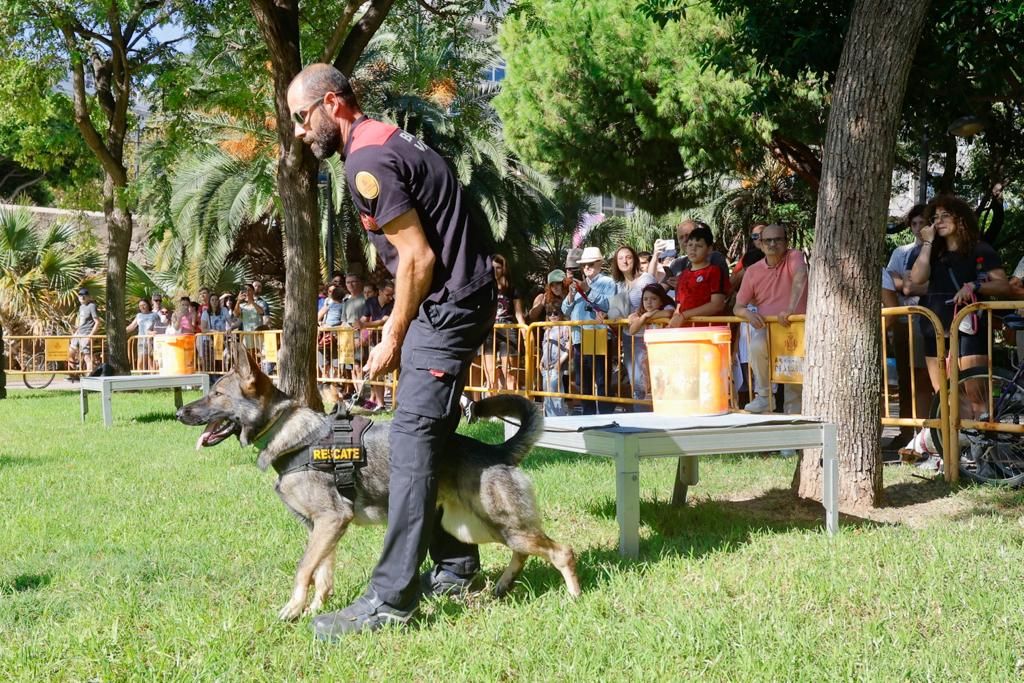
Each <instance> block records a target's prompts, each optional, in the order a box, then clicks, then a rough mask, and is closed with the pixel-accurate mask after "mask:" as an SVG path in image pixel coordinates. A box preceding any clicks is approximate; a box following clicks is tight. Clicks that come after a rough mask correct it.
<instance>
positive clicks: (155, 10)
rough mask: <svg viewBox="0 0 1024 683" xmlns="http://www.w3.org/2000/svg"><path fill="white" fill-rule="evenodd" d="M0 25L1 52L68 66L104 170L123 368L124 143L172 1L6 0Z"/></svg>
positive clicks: (109, 312)
mask: <svg viewBox="0 0 1024 683" xmlns="http://www.w3.org/2000/svg"><path fill="white" fill-rule="evenodd" d="M6 4H7V8H8V12H7V14H5V16H4V19H3V21H2V22H0V37H2V38H3V39H4V42H5V46H6V47H5V49H12V48H13V50H14V51H16V52H17V53H19V54H29V55H32V57H33V58H34V59H35V60H37V61H38V62H39V63H40V64H42V65H45V64H47V63H49V62H50V60H53V59H63V60H65V61H66V63H68V65H69V68H70V72H71V73H70V77H71V83H70V87H71V97H72V101H73V103H74V112H73V117H74V122H75V125H76V126H77V128H78V132H79V134H80V135H81V136H82V139H83V140H84V141H85V144H86V145H87V146H88V148H89V150H90V151H91V152H92V153H93V155H95V157H96V159H97V160H98V161H99V164H100V166H101V167H102V169H103V213H104V216H105V217H106V223H107V262H106V295H107V302H106V303H107V305H106V312H105V317H106V324H105V325H104V329H105V331H106V335H107V351H108V359H107V360H108V362H110V363H111V365H113V366H114V367H115V368H116V369H117V370H118V371H120V372H127V371H128V369H129V367H130V365H129V361H128V347H127V333H126V332H125V279H126V274H127V266H128V250H129V247H130V246H131V239H132V229H133V220H132V203H131V202H132V200H131V196H130V193H129V192H128V191H127V190H128V182H129V174H128V169H127V167H126V164H125V144H126V141H127V139H128V134H129V132H130V131H131V130H132V126H133V116H134V115H133V106H134V105H136V104H137V103H138V97H139V92H140V88H141V86H142V85H143V83H144V81H145V79H147V78H148V77H151V76H152V75H153V74H154V71H155V68H156V67H157V66H158V65H160V64H161V63H162V61H163V60H164V59H166V58H167V57H168V56H169V55H171V54H172V53H173V50H174V44H175V43H176V42H177V41H178V40H180V39H172V40H168V41H162V40H160V39H159V38H158V37H157V35H158V32H159V31H160V30H161V29H164V28H166V27H167V26H169V25H171V24H172V22H173V20H174V11H175V10H174V4H173V3H172V2H171V1H170V0H119V1H117V2H108V1H102V0H88V1H79V2H67V1H65V0H43V1H40V0H8V1H7V3H6Z"/></svg>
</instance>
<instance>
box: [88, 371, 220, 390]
mask: <svg viewBox="0 0 1024 683" xmlns="http://www.w3.org/2000/svg"><path fill="white" fill-rule="evenodd" d="M209 381H210V376H209V375H206V374H201V373H200V374H194V375H118V376H114V377H83V378H82V379H81V382H80V386H81V388H82V389H83V390H84V391H103V387H104V386H108V387H110V390H111V391H128V390H132V389H164V388H173V387H187V386H205V385H206V384H207V383H208V382H209Z"/></svg>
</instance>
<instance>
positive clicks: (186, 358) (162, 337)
mask: <svg viewBox="0 0 1024 683" xmlns="http://www.w3.org/2000/svg"><path fill="white" fill-rule="evenodd" d="M156 346H157V356H158V357H159V358H160V374H161V375H192V374H195V371H196V338H195V335H192V334H158V335H156Z"/></svg>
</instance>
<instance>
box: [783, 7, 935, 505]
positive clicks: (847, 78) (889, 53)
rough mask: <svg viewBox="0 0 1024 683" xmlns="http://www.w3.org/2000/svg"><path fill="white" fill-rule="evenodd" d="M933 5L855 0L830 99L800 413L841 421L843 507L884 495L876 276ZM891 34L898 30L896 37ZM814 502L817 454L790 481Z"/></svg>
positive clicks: (807, 454) (809, 456)
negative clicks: (914, 65)
mask: <svg viewBox="0 0 1024 683" xmlns="http://www.w3.org/2000/svg"><path fill="white" fill-rule="evenodd" d="M927 8H928V0H905V1H904V2H889V1H888V0H858V1H857V3H856V5H855V6H854V8H853V15H852V17H851V21H850V28H849V31H848V33H847V36H846V42H845V44H844V46H843V55H842V59H841V61H840V64H839V71H838V73H837V76H836V85H835V88H834V90H833V92H832V110H831V112H830V114H829V120H828V133H827V136H826V138H825V150H824V155H823V161H824V163H823V169H822V181H821V189H820V192H819V195H818V211H817V225H816V226H815V242H814V252H813V254H812V258H811V269H810V294H809V297H808V316H807V325H806V329H807V364H806V368H805V372H804V384H805V390H804V392H803V395H804V403H803V411H804V413H805V414H808V415H817V416H820V417H821V418H823V419H825V420H828V421H830V422H835V423H836V424H837V425H838V426H839V463H840V464H839V500H840V504H841V505H843V506H845V507H847V508H858V507H867V506H874V505H877V504H878V503H879V502H880V498H881V493H882V459H881V444H880V439H881V427H880V422H879V420H880V406H879V391H880V390H881V382H882V379H881V368H880V356H879V349H880V348H881V339H880V336H881V320H880V318H881V316H880V313H879V309H880V306H881V304H880V301H881V291H880V289H881V285H880V270H881V267H882V259H883V254H884V245H883V235H884V226H885V219H886V213H887V206H888V202H889V197H890V191H891V183H892V168H893V159H894V153H895V142H896V128H897V124H898V123H899V119H900V111H901V107H902V102H903V96H904V93H905V91H906V86H907V75H908V74H909V72H910V65H911V61H912V59H913V56H914V52H915V50H916V46H917V41H918V38H919V37H920V34H921V27H922V25H923V23H924V16H925V11H926V10H927ZM896 27H898V29H899V30H895V29H896ZM793 485H794V488H795V490H796V492H797V494H798V495H799V496H800V497H803V498H815V499H818V500H820V499H821V490H822V468H821V459H820V453H818V452H816V451H810V450H809V451H806V452H805V453H804V456H803V458H801V462H800V464H799V465H798V467H797V471H796V473H795V475H794V482H793Z"/></svg>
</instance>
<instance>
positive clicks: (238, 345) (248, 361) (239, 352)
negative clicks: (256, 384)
mask: <svg viewBox="0 0 1024 683" xmlns="http://www.w3.org/2000/svg"><path fill="white" fill-rule="evenodd" d="M234 346H235V370H236V371H237V372H238V374H239V375H240V376H241V377H242V378H243V379H252V378H254V377H255V376H256V373H257V372H259V371H260V368H259V364H257V363H256V359H255V358H253V357H252V354H250V353H249V349H247V348H245V344H243V343H242V342H241V341H236V342H235V344H234Z"/></svg>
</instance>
